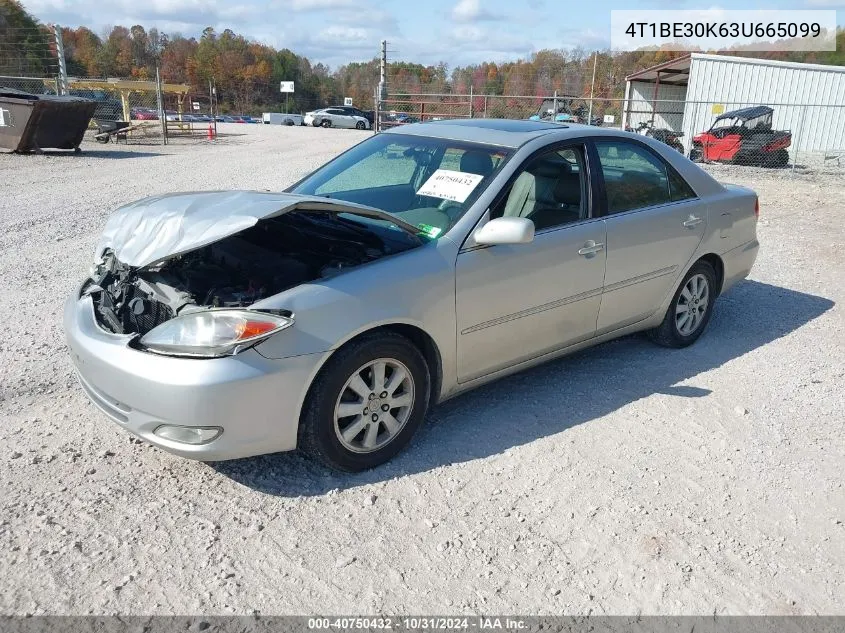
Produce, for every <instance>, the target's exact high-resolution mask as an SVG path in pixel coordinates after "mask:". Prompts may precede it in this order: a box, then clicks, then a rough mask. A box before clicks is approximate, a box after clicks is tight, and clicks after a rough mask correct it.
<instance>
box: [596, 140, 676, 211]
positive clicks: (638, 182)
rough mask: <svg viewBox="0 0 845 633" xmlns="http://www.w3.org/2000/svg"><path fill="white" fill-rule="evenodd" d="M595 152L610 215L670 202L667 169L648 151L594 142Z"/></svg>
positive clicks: (631, 144)
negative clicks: (596, 151) (596, 152)
mask: <svg viewBox="0 0 845 633" xmlns="http://www.w3.org/2000/svg"><path fill="white" fill-rule="evenodd" d="M596 149H597V150H598V154H599V163H600V164H601V170H602V175H603V176H604V187H605V191H606V192H607V212H608V213H609V214H612V213H621V212H622V211H631V210H632V209H642V208H644V207H650V206H654V205H656V204H666V203H667V202H671V201H672V196H671V193H670V190H669V175H668V172H667V169H666V165H665V164H664V163H663V161H661V160H660V159H659V158H657V156H655V155H654V154H652V153H651V152H650V151H648V150H647V149H645V148H644V147H640V146H639V145H636V144H634V143H628V142H625V141H596Z"/></svg>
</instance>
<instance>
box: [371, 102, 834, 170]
mask: <svg viewBox="0 0 845 633" xmlns="http://www.w3.org/2000/svg"><path fill="white" fill-rule="evenodd" d="M445 118H503V119H534V120H543V121H554V122H557V123H562V124H566V123H579V124H588V125H593V126H602V127H608V128H616V129H625V130H628V131H630V132H634V133H637V134H642V135H644V136H650V137H652V138H655V139H657V140H659V141H661V142H663V143H665V144H667V145H669V146H670V147H672V148H674V149H676V150H677V151H679V152H681V153H682V154H684V155H685V156H688V157H689V158H691V159H692V160H695V161H697V162H702V163H719V164H727V165H732V166H736V167H737V168H742V167H759V168H766V169H788V170H790V171H793V172H795V171H811V172H823V171H832V172H835V173H838V172H840V171H841V172H845V105H827V104H800V103H751V102H725V101H722V102H715V101H678V100H672V101H670V100H634V99H627V100H626V99H590V98H585V97H575V96H567V95H560V94H552V95H548V96H528V95H475V94H465V95H459V94H445V93H444V94H391V95H389V96H388V98H387V99H384V100H381V101H380V102H379V117H378V121H379V127H380V129H384V128H386V127H392V126H396V125H402V124H405V123H413V122H416V121H434V120H438V119H445Z"/></svg>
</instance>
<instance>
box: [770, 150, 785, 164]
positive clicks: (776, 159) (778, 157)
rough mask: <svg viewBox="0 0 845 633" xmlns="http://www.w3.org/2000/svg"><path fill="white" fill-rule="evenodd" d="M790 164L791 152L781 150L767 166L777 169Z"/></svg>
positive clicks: (772, 156) (771, 156)
mask: <svg viewBox="0 0 845 633" xmlns="http://www.w3.org/2000/svg"><path fill="white" fill-rule="evenodd" d="M788 164H789V152H788V151H786V150H785V149H779V150H777V151H776V152H773V153H772V154H771V155H770V156H769V157H768V161H767V166H769V167H775V168H783V167H786V166H787V165H788Z"/></svg>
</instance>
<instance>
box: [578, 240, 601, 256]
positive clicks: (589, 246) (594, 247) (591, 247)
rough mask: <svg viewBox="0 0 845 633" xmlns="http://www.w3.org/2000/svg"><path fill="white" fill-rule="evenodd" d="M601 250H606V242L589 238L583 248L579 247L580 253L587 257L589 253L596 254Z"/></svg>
mask: <svg viewBox="0 0 845 633" xmlns="http://www.w3.org/2000/svg"><path fill="white" fill-rule="evenodd" d="M601 250H604V244H601V243H596V242H594V241H593V240H589V241H588V242H587V243H586V244H584V246H583V248H580V249H578V254H579V255H584V256H585V257H586V256H589V255H595V254H596V253H598V252H599V251H601Z"/></svg>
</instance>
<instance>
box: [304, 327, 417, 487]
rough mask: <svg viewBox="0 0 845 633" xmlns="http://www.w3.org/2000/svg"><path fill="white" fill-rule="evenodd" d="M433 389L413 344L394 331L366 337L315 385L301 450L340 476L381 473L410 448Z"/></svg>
mask: <svg viewBox="0 0 845 633" xmlns="http://www.w3.org/2000/svg"><path fill="white" fill-rule="evenodd" d="M379 364H380V365H381V369H380V370H379V369H377V366H378V365H379ZM430 390H431V377H430V374H429V369H428V365H427V364H426V362H425V358H424V357H423V355H422V353H421V352H420V351H419V349H417V347H416V346H415V345H414V344H413V343H411V341H409V340H408V339H406V338H405V337H404V336H401V335H399V334H396V333H393V332H377V333H373V334H370V335H366V336H363V337H361V338H360V339H358V340H356V341H353V342H352V343H350V344H348V345H346V346H345V347H342V348H341V349H340V350H338V351H337V352H336V353H335V354H334V356H332V358H330V359H329V361H328V362H327V363H326V365H325V366H324V367H323V368H322V369H321V370H320V372H319V374H318V375H317V377H316V378H315V379H314V382H313V384H312V385H311V388H310V389H309V392H308V396H307V399H306V403H305V407H304V408H303V413H302V417H301V419H300V423H299V446H300V448H301V449H302V451H303V452H304V453H306V454H307V455H309V456H310V457H312V458H314V459H316V460H317V461H320V462H322V463H323V464H325V465H326V466H328V467H329V468H332V469H335V470H341V471H346V472H359V471H362V470H367V469H369V468H374V467H376V466H379V465H381V464H383V463H385V462H386V461H388V460H390V459H391V458H393V457H394V456H395V455H396V454H397V453H399V452H400V451H401V450H402V449H403V448H404V447H405V446H406V445H407V444H408V442H410V440H411V438H412V437H413V436H414V434H415V433H416V431H417V429H418V428H419V427H420V425H421V424H422V422H423V420H424V418H425V414H426V411H427V410H428V402H429V394H430ZM373 402H375V404H373ZM359 408H360V412H359V411H358V409H359Z"/></svg>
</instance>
